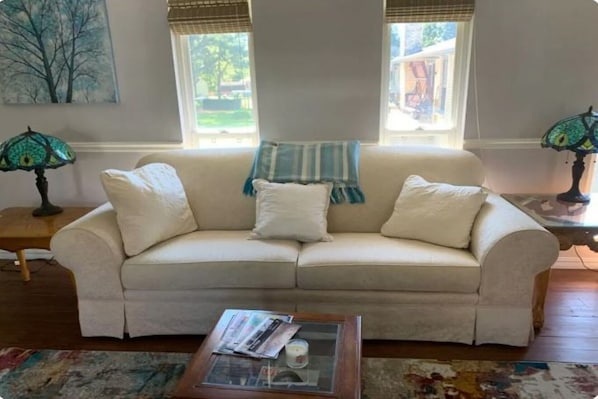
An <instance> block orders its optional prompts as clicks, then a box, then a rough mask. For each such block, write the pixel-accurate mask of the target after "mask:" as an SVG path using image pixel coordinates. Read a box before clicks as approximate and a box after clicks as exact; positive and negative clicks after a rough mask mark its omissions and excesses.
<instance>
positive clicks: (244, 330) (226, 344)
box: [214, 310, 293, 355]
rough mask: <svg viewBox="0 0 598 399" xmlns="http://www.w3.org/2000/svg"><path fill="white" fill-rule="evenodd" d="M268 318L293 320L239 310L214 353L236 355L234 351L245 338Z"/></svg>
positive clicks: (286, 317)
mask: <svg viewBox="0 0 598 399" xmlns="http://www.w3.org/2000/svg"><path fill="white" fill-rule="evenodd" d="M268 318H269V319H280V320H283V321H285V322H289V323H290V322H291V321H292V320H293V316H291V315H285V314H277V313H269V312H255V311H251V310H240V311H238V312H237V313H236V314H235V315H234V316H233V317H232V318H231V320H230V322H229V324H228V326H227V327H226V329H225V331H224V333H223V334H222V338H221V339H220V342H219V344H218V346H217V347H216V349H215V350H214V353H219V354H225V355H238V354H239V353H238V352H235V349H236V348H237V347H239V345H240V344H241V342H242V341H244V340H245V339H246V338H247V337H249V336H251V335H253V333H254V331H255V330H256V329H257V328H258V327H259V326H260V325H261V324H262V322H263V321H264V320H266V319H268Z"/></svg>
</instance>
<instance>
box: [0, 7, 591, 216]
mask: <svg viewBox="0 0 598 399" xmlns="http://www.w3.org/2000/svg"><path fill="white" fill-rule="evenodd" d="M253 3H254V25H255V26H254V30H255V33H254V36H255V43H254V45H255V53H256V54H255V55H256V75H257V76H256V78H257V79H256V83H257V87H258V102H259V104H258V109H259V119H260V125H261V128H262V133H263V136H264V137H268V138H278V139H287V140H302V139H307V140H313V139H344V138H359V139H361V140H363V141H370V140H376V139H377V136H378V126H379V101H380V100H379V94H378V90H379V89H380V70H381V67H380V65H379V64H380V60H381V39H382V27H381V23H382V0H375V1H362V0H325V1H322V0H285V1H280V0H253ZM107 7H108V14H109V19H110V29H111V33H112V42H113V47H114V56H115V62H116V74H117V77H118V83H119V92H120V98H121V102H120V103H118V104H95V105H93V104H92V105H85V104H79V105H72V104H54V105H27V106H6V105H2V104H0V122H1V123H0V140H4V139H6V138H9V137H11V136H12V135H15V134H17V133H20V132H23V131H25V130H26V127H27V125H31V127H32V128H33V129H34V130H39V131H42V132H46V133H49V134H54V135H57V136H59V137H62V138H65V139H67V140H68V141H70V142H76V143H81V142H87V143H92V144H93V143H95V144H97V145H96V147H95V149H94V148H89V146H88V145H85V146H82V145H76V146H75V149H76V150H77V152H78V157H79V159H78V161H77V163H76V164H75V165H69V166H66V167H63V168H60V169H58V170H56V171H48V174H47V175H48V180H49V182H50V199H51V200H52V201H54V202H56V203H58V204H76V203H84V204H91V203H99V202H102V201H103V200H104V199H105V197H104V195H103V192H102V189H101V187H100V185H99V180H98V173H99V171H100V170H102V169H105V168H110V167H118V168H130V167H132V166H133V165H134V164H135V162H136V160H137V159H138V158H139V157H140V156H141V155H142V153H141V152H134V151H128V152H112V151H110V150H107V151H105V150H104V148H103V147H102V145H103V144H104V143H106V142H112V143H113V142H120V143H139V145H138V147H139V151H146V152H147V151H151V149H152V147H151V146H149V145H147V144H148V143H167V144H168V143H178V142H180V141H181V132H180V123H179V115H178V106H177V99H176V87H175V78H174V69H173V65H172V64H173V62H172V54H171V46H170V35H169V31H168V26H167V22H166V13H167V8H166V2H165V0H126V1H123V0H107ZM597 17H598V5H597V4H596V3H595V2H594V1H592V0H568V1H563V0H501V1H497V0H477V1H476V16H475V32H474V34H475V38H476V39H475V48H474V58H475V62H474V63H473V64H472V68H471V70H472V73H473V72H475V77H476V79H471V80H470V85H469V88H470V93H469V98H468V107H467V119H466V138H467V139H468V140H467V145H468V146H469V148H471V149H472V150H474V151H475V152H477V153H478V154H479V155H480V156H481V158H482V160H483V162H484V164H485V165H486V167H487V173H488V183H489V185H490V187H491V188H493V189H495V190H496V191H500V192H522V191H528V192H555V191H564V190H566V189H568V187H569V184H570V173H571V172H570V170H571V169H570V167H571V164H570V163H569V164H565V160H566V158H567V154H566V153H557V152H556V151H553V150H551V149H541V148H540V147H539V138H540V136H541V135H542V134H543V133H544V131H545V130H546V129H547V128H548V127H549V126H550V125H551V124H552V123H553V122H555V121H556V120H558V119H560V118H562V117H564V116H568V115H571V114H575V113H578V112H582V111H585V110H586V109H587V107H588V105H589V104H591V103H592V102H593V101H594V100H596V106H597V108H598V80H597V79H595V76H594V75H595V71H596V70H598V54H597V53H596V51H594V44H595V43H594V41H595V38H596V37H598V24H596V23H595V21H596V20H597ZM472 76H473V75H472ZM474 83H476V84H475V85H474ZM474 88H477V94H478V95H477V103H476V101H475V100H476V96H474V93H475V91H474ZM478 108H479V118H478V119H476V110H477V109H478ZM478 121H479V126H480V129H479V130H478V128H477V125H478V123H477V122H478ZM478 134H479V138H481V139H482V140H481V142H478V140H477V139H478ZM480 143H481V146H480ZM83 148H87V150H88V151H91V152H83ZM115 148H116V149H117V150H122V148H119V147H118V146H117V147H115ZM569 159H570V160H572V157H571V154H569ZM591 166H592V165H589V167H591ZM38 203H39V198H38V194H37V192H36V191H35V186H34V175H33V174H31V173H29V174H28V173H26V172H20V171H19V172H7V173H0V207H6V206H15V205H37V204H38Z"/></svg>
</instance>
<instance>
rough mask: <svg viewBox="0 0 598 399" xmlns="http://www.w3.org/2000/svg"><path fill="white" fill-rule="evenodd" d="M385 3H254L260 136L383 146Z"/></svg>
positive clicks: (306, 0)
mask: <svg viewBox="0 0 598 399" xmlns="http://www.w3.org/2000/svg"><path fill="white" fill-rule="evenodd" d="M382 9H383V3H382V0H369V1H363V0H326V1H322V0H300V1H299V0H293V1H280V0H253V1H252V11H253V15H252V18H253V27H254V32H253V36H254V52H255V72H256V85H257V99H258V112H259V124H260V135H261V137H262V138H264V139H276V140H342V139H361V140H363V141H372V142H377V141H378V136H379V134H378V129H379V120H380V118H379V112H380V87H381V71H382V69H381V60H382V26H383V15H382Z"/></svg>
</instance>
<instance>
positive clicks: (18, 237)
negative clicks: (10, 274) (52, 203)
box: [0, 207, 93, 281]
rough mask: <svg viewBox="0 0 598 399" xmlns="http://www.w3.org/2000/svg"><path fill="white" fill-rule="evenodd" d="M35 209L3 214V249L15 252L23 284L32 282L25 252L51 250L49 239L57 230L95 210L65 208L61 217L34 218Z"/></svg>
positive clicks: (9, 210)
mask: <svg viewBox="0 0 598 399" xmlns="http://www.w3.org/2000/svg"><path fill="white" fill-rule="evenodd" d="M33 209H34V208H33V207H31V208H26V207H15V208H6V209H3V210H1V211H0V249H4V250H6V251H11V252H16V254H17V258H18V259H19V264H20V268H21V276H22V277H23V280H24V281H29V280H30V279H31V277H30V275H29V268H28V267H27V259H25V249H29V248H39V249H48V250H49V249H50V239H51V238H52V236H53V235H54V233H56V232H57V231H58V230H60V229H61V228H62V227H64V226H66V225H67V224H69V223H71V222H72V221H74V220H75V219H78V218H79V217H81V216H83V215H85V214H86V213H88V212H89V211H91V210H92V209H93V208H89V207H66V208H64V211H63V212H62V213H59V214H57V215H52V216H41V217H34V216H33V215H32V214H31V212H33Z"/></svg>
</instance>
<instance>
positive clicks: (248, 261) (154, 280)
mask: <svg viewBox="0 0 598 399" xmlns="http://www.w3.org/2000/svg"><path fill="white" fill-rule="evenodd" d="M248 235H249V232H248V231H246V230H243V231H195V232H192V233H189V234H185V235H182V236H179V237H175V238H173V239H171V240H168V241H165V242H162V243H160V244H158V245H156V246H154V247H152V248H150V249H148V250H147V251H145V252H143V253H141V254H139V255H137V256H134V257H132V258H129V259H127V260H126V261H125V262H124V264H123V267H122V271H121V273H122V283H123V286H124V288H126V289H135V290H193V289H202V288H293V287H295V265H296V262H297V256H298V253H299V247H300V244H299V243H298V242H296V241H290V240H270V241H261V240H248V239H247V236H248Z"/></svg>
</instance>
